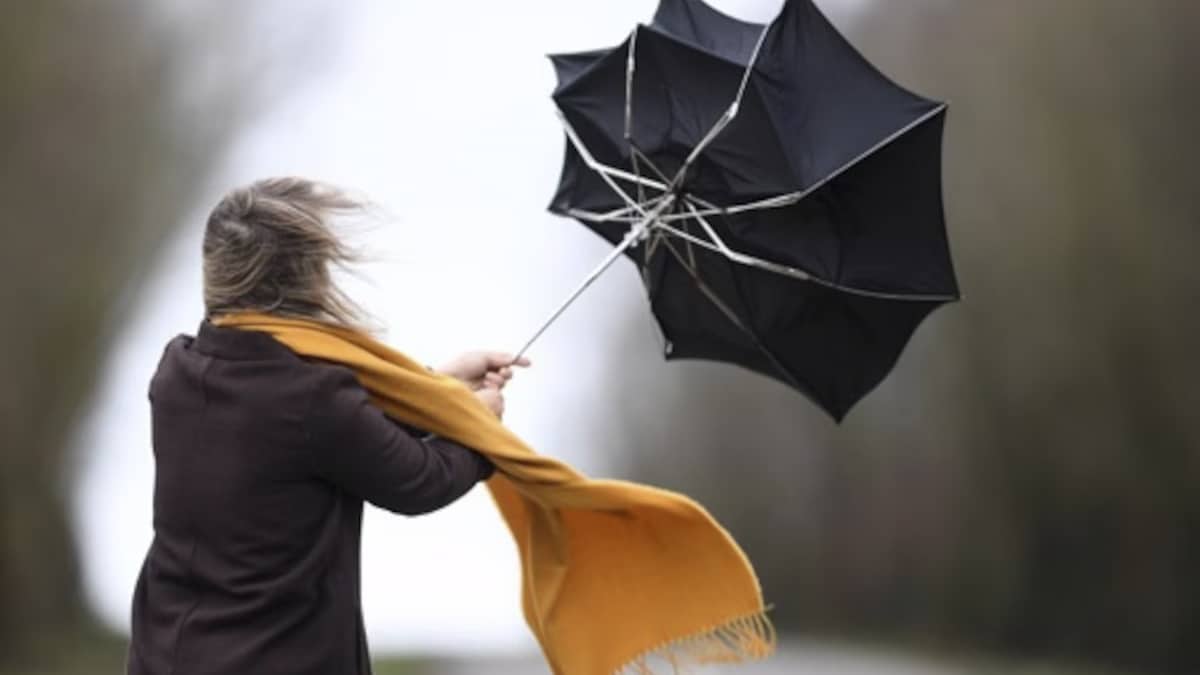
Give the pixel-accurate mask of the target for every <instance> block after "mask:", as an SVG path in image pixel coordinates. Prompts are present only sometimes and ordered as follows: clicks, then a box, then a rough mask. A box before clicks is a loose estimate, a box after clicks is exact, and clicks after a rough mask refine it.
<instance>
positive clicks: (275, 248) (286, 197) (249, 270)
mask: <svg viewBox="0 0 1200 675" xmlns="http://www.w3.org/2000/svg"><path fill="white" fill-rule="evenodd" d="M365 208H366V205H365V204H364V203H363V202H361V201H359V200H356V199H354V198H352V197H350V196H349V195H347V194H346V193H345V192H343V191H341V190H339V189H337V188H334V187H332V186H329V185H325V184H322V183H318V182H315V181H311V180H305V179H303V178H267V179H263V180H259V181H255V182H254V183H251V184H250V185H247V186H245V187H240V188H237V189H235V190H233V191H232V192H230V193H229V194H227V195H225V197H224V198H222V199H221V201H220V202H219V203H218V204H217V206H216V208H214V209H213V211H212V213H211V214H210V215H209V217H208V224H207V226H206V227H205V230H204V309H205V313H206V314H207V315H208V316H210V317H213V316H218V315H221V314H227V313H232V312H238V311H255V312H265V313H270V314H277V315H286V316H295V317H301V318H307V319H317V320H321V321H326V322H330V323H334V324H338V325H341V326H346V327H349V328H355V329H363V322H364V317H365V314H364V313H363V311H362V309H361V308H360V307H359V306H358V305H357V304H355V303H354V301H352V300H351V299H350V298H349V297H348V296H346V294H345V293H344V292H342V290H341V289H339V288H338V287H337V285H336V284H335V283H334V281H333V279H332V276H331V272H332V270H331V268H332V267H334V266H348V265H350V264H351V263H354V262H357V261H358V260H359V256H358V254H357V253H356V252H355V251H354V250H353V249H351V248H349V247H348V246H347V245H346V244H344V243H343V242H342V241H341V240H340V239H339V238H338V236H337V235H336V233H335V232H334V230H333V226H332V221H333V220H334V218H335V217H337V216H339V215H352V214H355V213H361V212H363V211H364V210H365Z"/></svg>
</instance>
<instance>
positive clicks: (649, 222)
mask: <svg viewBox="0 0 1200 675" xmlns="http://www.w3.org/2000/svg"><path fill="white" fill-rule="evenodd" d="M674 201H675V195H674V194H670V193H668V194H667V195H666V196H665V197H664V198H663V199H662V201H660V202H659V203H658V204H656V205H655V206H654V208H653V209H651V210H650V211H648V212H646V213H645V216H644V217H643V218H642V219H641V220H639V221H638V222H636V223H634V225H633V226H632V227H630V228H629V231H628V232H626V233H625V238H624V239H623V240H621V243H620V244H618V245H617V246H616V247H614V248H613V250H611V251H609V252H608V255H606V256H604V259H603V260H601V261H600V264H599V265H596V269H594V270H592V273H591V274H589V275H587V277H586V278H585V279H584V280H583V282H581V283H580V284H579V286H577V287H576V288H575V290H574V291H572V292H571V294H570V295H568V296H567V299H566V300H564V301H563V303H562V304H561V305H559V306H558V309H555V310H554V312H553V313H552V314H551V315H550V318H548V319H546V321H545V322H543V323H542V325H541V327H540V328H538V329H537V331H536V332H535V333H534V334H533V336H532V337H530V338H529V340H528V341H527V342H526V343H525V345H524V346H523V347H521V349H520V350H519V351H518V352H517V353H516V356H514V357H513V360H514V361H515V360H517V359H519V358H521V357H522V356H524V355H525V352H527V351H529V348H530V347H532V346H533V343H534V342H537V339H538V338H540V337H541V336H542V333H545V332H546V329H547V328H549V327H550V324H552V323H554V322H555V320H557V319H558V317H560V316H562V313H563V312H565V311H567V308H568V307H570V306H571V303H573V302H575V299H576V298H578V297H579V296H580V295H582V294H583V292H584V291H586V290H587V288H588V286H591V285H592V284H593V283H594V282H595V281H596V279H598V278H600V275H601V274H603V273H604V271H605V270H607V269H608V268H609V267H611V266H612V264H613V263H614V262H616V261H617V259H618V258H620V257H621V255H622V254H623V253H625V251H626V250H628V249H629V248H631V247H633V246H636V245H637V243H638V242H639V241H641V239H642V237H643V236H644V235H645V233H646V232H647V231H648V230H649V229H650V228H651V227H652V226H653V224H654V223H655V222H656V221H657V220H658V217H659V215H661V214H662V212H663V211H665V210H666V209H668V208H670V206H671V204H672V203H674Z"/></svg>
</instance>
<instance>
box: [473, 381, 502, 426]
mask: <svg viewBox="0 0 1200 675" xmlns="http://www.w3.org/2000/svg"><path fill="white" fill-rule="evenodd" d="M475 396H477V397H478V398H479V400H480V401H483V404H484V405H486V406H487V407H488V410H491V411H492V412H493V413H495V414H496V417H498V418H500V419H503V418H504V394H501V393H500V390H499V389H497V388H495V387H487V386H485V387H480V388H479V389H476V390H475Z"/></svg>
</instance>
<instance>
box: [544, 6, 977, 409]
mask: <svg viewBox="0 0 1200 675" xmlns="http://www.w3.org/2000/svg"><path fill="white" fill-rule="evenodd" d="M551 59H552V61H553V63H554V66H555V70H556V72H557V76H558V86H557V88H556V89H555V91H554V94H553V99H554V101H555V103H556V104H557V108H558V112H559V116H560V119H561V121H562V123H563V127H564V130H565V131H566V136H567V139H568V143H567V147H566V157H565V160H564V163H563V169H562V176H561V180H560V183H559V186H558V190H557V193H556V194H555V196H554V199H553V202H552V203H551V206H550V209H551V211H553V212H555V213H558V214H562V215H567V216H571V217H574V218H575V219H577V220H579V221H580V222H582V223H583V224H584V225H586V226H587V227H589V228H590V229H592V230H593V231H594V232H596V233H597V234H599V235H600V236H602V237H604V238H605V239H607V240H608V241H610V242H612V243H613V244H614V246H615V248H614V249H613V251H612V253H611V254H610V255H609V256H608V257H606V258H605V260H604V261H602V262H601V264H600V265H599V266H598V267H597V268H596V270H595V271H594V272H593V273H592V274H591V275H590V276H589V277H588V278H587V279H586V280H585V281H584V282H583V283H582V284H581V285H580V286H579V288H578V289H576V291H575V292H574V293H573V294H572V295H571V296H570V297H569V298H568V299H567V301H566V303H564V304H563V306H562V307H560V308H559V309H558V310H557V311H556V312H555V313H554V314H553V315H552V316H551V317H550V320H549V321H547V323H546V325H549V323H550V322H552V321H553V320H554V319H555V318H557V316H558V315H559V314H561V312H562V311H563V309H565V307H566V306H567V305H569V304H570V302H571V301H573V300H574V299H575V298H576V297H577V296H578V295H579V293H580V292H582V291H583V289H585V288H586V287H587V286H588V285H589V284H591V283H592V281H594V280H595V278H596V277H597V276H598V275H599V274H600V273H601V272H603V271H604V270H605V269H606V268H607V267H608V266H609V265H611V264H612V262H613V261H615V260H616V259H617V258H619V257H621V256H622V255H623V254H624V255H626V256H627V257H628V258H630V259H632V260H633V261H634V263H635V264H636V265H637V266H638V269H639V271H640V273H641V276H642V279H643V282H644V284H645V287H646V291H647V295H648V297H649V300H650V306H651V309H652V311H653V314H654V316H655V318H656V320H657V322H658V325H659V327H660V328H661V331H662V334H663V336H664V338H665V347H664V353H665V356H666V358H668V359H683V358H699V359H711V360H718V361H725V362H730V363H735V364H739V365H741V366H744V367H746V368H749V369H751V370H753V371H756V372H759V373H762V374H764V375H767V376H770V377H773V378H776V379H778V380H781V381H783V382H785V383H786V384H789V385H791V386H792V387H794V388H796V389H798V390H799V391H801V392H803V393H804V394H806V395H807V396H808V397H809V398H811V399H812V400H813V401H814V402H816V403H817V404H818V405H820V406H821V407H822V408H824V409H825V410H826V411H827V412H828V413H829V414H830V415H832V416H833V417H834V418H835V419H837V420H841V419H842V418H843V416H844V415H845V414H846V412H847V411H848V410H849V409H850V408H851V407H852V406H853V405H854V404H855V403H857V402H858V401H859V400H860V399H861V398H862V397H863V396H865V395H866V394H867V393H868V392H869V391H871V389H873V388H874V387H875V386H876V385H877V384H878V383H879V382H880V381H881V380H882V379H883V378H884V377H885V376H886V375H887V373H888V372H889V371H890V370H891V369H892V367H893V366H894V365H895V363H896V360H897V359H898V358H899V355H900V353H901V351H902V350H903V348H904V346H905V345H906V344H907V342H908V340H909V338H910V337H911V335H912V333H913V331H914V330H916V328H917V326H918V325H919V324H920V323H921V321H922V320H924V318H925V317H926V316H927V315H928V314H929V313H930V312H932V311H933V310H934V309H936V308H937V307H938V306H940V305H941V304H943V303H946V302H949V301H952V300H956V299H957V298H958V286H957V282H956V281H955V276H954V270H953V266H952V264H951V259H950V252H949V247H948V244H947V239H946V231H945V221H944V216H943V210H942V194H941V142H942V129H943V122H944V118H945V111H946V105H945V104H943V103H939V102H936V101H931V100H929V99H926V98H922V97H920V96H917V95H915V94H913V93H911V92H909V91H907V90H905V89H903V88H901V87H900V86H898V85H896V84H895V83H893V82H892V81H891V80H889V79H888V78H887V77H885V76H884V75H883V74H882V73H880V72H879V71H878V70H876V69H875V68H874V67H873V66H872V65H871V64H870V63H868V62H867V60H866V59H865V58H863V56H862V55H861V54H859V53H858V51H856V50H855V49H854V48H853V47H852V46H851V45H850V44H849V43H848V42H847V41H846V40H845V38H843V37H842V36H841V34H839V33H838V31H837V30H836V29H835V28H834V27H833V25H832V24H831V23H830V22H829V21H828V20H827V19H826V18H825V17H824V16H823V15H822V14H821V12H820V11H819V10H818V9H817V8H816V7H815V6H814V5H813V3H812V2H811V1H810V0H787V1H786V2H785V3H784V6H783V8H782V9H781V11H780V13H779V15H778V16H777V17H776V18H775V20H774V21H772V22H771V23H770V24H766V25H763V24H755V23H749V22H745V21H740V20H738V19H735V18H732V17H729V16H727V15H724V14H722V13H720V12H718V11H717V10H715V9H712V8H711V7H709V6H708V5H706V4H704V3H703V2H702V1H701V0H661V2H660V4H659V6H658V10H657V12H656V13H655V16H654V20H653V22H652V23H651V24H650V25H648V26H647V25H641V26H638V27H637V28H636V29H634V31H633V32H632V33H631V34H630V35H629V37H628V38H627V39H626V40H625V41H624V42H623V43H622V44H620V45H619V46H617V47H615V48H612V49H606V50H597V51H590V52H581V53H575V54H562V55H556V56H552V57H551ZM546 325H543V326H542V328H541V329H540V330H539V331H538V332H537V334H535V335H534V338H533V339H531V340H530V342H529V343H528V344H526V346H525V348H528V346H529V344H531V343H532V342H533V340H535V339H537V336H538V335H540V334H541V332H542V331H544V330H545V328H546ZM521 351H522V352H523V351H524V349H522V350H521Z"/></svg>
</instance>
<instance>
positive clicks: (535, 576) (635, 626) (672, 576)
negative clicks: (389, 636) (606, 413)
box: [217, 313, 775, 675]
mask: <svg viewBox="0 0 1200 675" xmlns="http://www.w3.org/2000/svg"><path fill="white" fill-rule="evenodd" d="M217 323H219V324H221V325H225V326H230V327H236V328H241V329H246V330H256V331H262V332H265V333H267V334H269V335H271V336H272V337H274V338H275V339H277V340H278V341H280V342H282V343H283V344H284V345H286V346H287V347H289V348H290V349H291V350H292V351H294V352H296V353H297V354H300V355H303V356H307V357H312V358H316V359H321V360H324V361H330V362H333V363H338V364H341V365H344V366H346V367H348V368H350V369H351V370H353V371H354V372H355V373H356V374H357V376H358V380H359V382H361V383H362V385H363V387H364V388H366V389H367V391H368V392H369V393H370V394H371V396H372V399H373V402H374V403H375V405H378V406H379V407H380V408H382V409H383V410H384V411H385V412H386V413H387V414H388V415H389V416H391V417H393V418H394V419H397V420H400V421H402V422H405V423H408V424H410V425H412V426H415V427H417V428H420V429H423V430H425V431H428V432H431V433H434V434H437V435H439V436H442V437H444V438H448V439H451V440H453V441H456V442H458V443H460V444H461V445H465V446H467V447H470V448H473V449H475V450H478V451H479V452H480V453H482V454H483V455H485V456H487V457H488V459H490V460H491V461H492V462H493V463H494V464H495V465H496V468H497V471H496V473H495V475H494V476H493V478H492V479H491V480H489V481H488V488H489V489H490V490H491V493H492V497H493V498H494V499H495V501H496V505H497V506H498V507H499V509H500V513H501V514H502V515H503V517H504V520H505V522H507V523H508V527H509V529H510V530H511V531H512V536H513V539H515V540H516V544H517V550H518V552H519V554H520V560H521V570H522V605H523V609H524V614H525V620H526V621H527V622H528V624H529V627H530V629H532V631H533V633H534V635H535V636H536V637H537V640H538V642H539V643H540V644H541V647H542V651H543V652H544V654H545V657H546V660H547V661H548V662H549V665H550V667H551V669H552V670H553V671H554V673H555V674H556V675H609V674H611V673H614V672H618V671H623V670H626V669H628V670H632V671H633V672H641V673H649V672H651V662H652V661H655V660H656V659H661V660H662V662H664V663H666V664H668V665H670V666H672V667H677V666H680V665H684V664H687V663H714V662H736V661H743V660H753V659H760V658H764V657H766V656H768V655H770V654H771V653H772V652H773V651H774V646H775V636H774V631H773V629H772V627H771V624H770V622H769V620H768V619H767V618H766V616H765V614H764V607H763V600H762V592H761V590H760V589H759V585H758V580H757V578H756V577H755V575H754V570H753V569H752V568H751V567H750V563H749V561H748V560H747V559H746V556H745V554H743V553H742V551H741V549H739V548H738V546H737V544H736V543H734V541H733V539H732V538H731V537H730V536H729V534H728V533H727V532H726V531H725V530H724V529H723V528H722V527H721V526H720V525H718V524H717V523H716V522H715V521H714V520H713V518H712V517H711V516H709V515H708V513H707V512H706V511H705V510H704V508H703V507H701V506H700V505H699V504H697V503H696V502H694V501H692V500H690V499H688V498H687V497H684V496H682V495H679V494H675V493H672V492H667V491H666V490H659V489H656V488H652V487H647V486H644V485H637V484H635V483H629V482H624V481H615V480H592V479H590V478H587V477H586V476H584V475H582V474H580V473H579V472H578V471H576V470H575V469H572V468H571V467H569V466H567V465H566V464H563V463H562V462H559V461H557V460H555V459H551V458H550V457H546V456H544V455H539V454H537V453H536V452H534V451H533V450H532V449H531V448H530V447H529V446H527V445H526V444H525V443H524V442H522V441H521V439H520V438H517V436H516V435H515V434H513V433H512V432H511V431H509V430H508V429H507V428H505V427H504V426H503V425H502V424H501V423H500V421H499V420H498V419H496V417H495V416H494V415H493V414H492V413H491V411H489V410H488V409H487V408H486V407H485V406H484V405H482V404H481V403H480V402H479V401H478V399H476V397H475V395H474V394H473V393H471V391H470V390H468V389H467V387H466V386H465V385H463V384H462V383H460V382H459V381H458V380H455V379H454V378H452V377H449V376H445V375H438V374H434V373H431V372H429V371H428V370H427V369H426V368H424V367H423V366H421V365H420V364H418V363H416V362H415V361H413V360H411V359H409V358H408V357H406V356H404V355H403V354H401V353H399V352H396V351H393V350H392V349H389V348H388V347H387V346H385V345H383V344H381V343H379V342H377V341H375V340H373V339H372V338H370V337H368V336H366V335H364V334H362V333H358V332H355V331H351V330H347V329H344V328H340V327H336V326H332V325H329V324H325V323H319V322H315V321H306V320H298V319H286V318H280V317H275V316H269V315H262V314H248V313H247V314H233V315H228V316H225V317H222V318H221V319H219V320H217Z"/></svg>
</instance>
